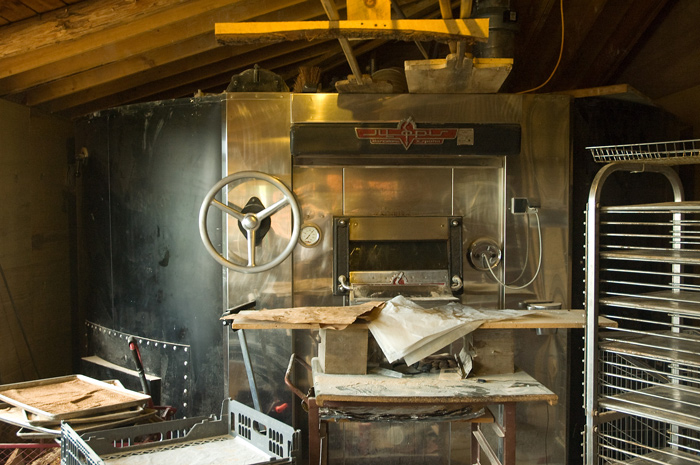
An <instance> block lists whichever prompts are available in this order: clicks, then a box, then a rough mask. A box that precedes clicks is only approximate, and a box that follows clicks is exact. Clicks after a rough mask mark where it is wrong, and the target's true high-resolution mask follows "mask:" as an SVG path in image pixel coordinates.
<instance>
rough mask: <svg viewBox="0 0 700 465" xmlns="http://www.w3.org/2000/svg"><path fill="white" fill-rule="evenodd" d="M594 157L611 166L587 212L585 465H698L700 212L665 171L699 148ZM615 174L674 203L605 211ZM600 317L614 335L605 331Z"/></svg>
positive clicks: (634, 148) (617, 149)
mask: <svg viewBox="0 0 700 465" xmlns="http://www.w3.org/2000/svg"><path fill="white" fill-rule="evenodd" d="M589 149H590V151H591V152H592V154H593V156H594V159H595V160H596V161H598V162H602V163H608V162H612V163H610V164H607V165H606V166H604V167H603V168H602V169H601V170H600V171H599V172H598V174H597V175H596V177H595V179H594V181H593V184H592V186H591V189H590V193H589V197H588V205H587V209H586V221H587V223H586V260H585V266H586V312H587V324H586V335H585V369H586V375H585V399H584V400H585V405H584V407H585V410H586V427H585V445H584V458H585V463H586V464H587V465H592V464H608V463H615V464H619V463H634V464H642V463H653V464H661V463H673V464H690V463H694V464H697V463H699V462H698V458H697V457H698V454H700V355H699V354H700V203H698V202H687V201H684V198H683V188H682V185H681V181H680V178H679V177H678V175H677V173H676V172H675V171H674V170H673V168H672V167H671V166H669V165H673V164H680V163H697V162H699V161H700V158H698V156H699V155H700V142H699V141H697V140H691V141H674V142H662V143H657V144H635V145H625V146H608V147H589ZM619 171H624V172H652V173H657V174H659V175H661V176H663V177H665V178H666V180H667V181H668V183H669V184H670V186H671V189H672V191H673V201H671V202H665V203H655V204H643V205H616V206H603V205H601V200H602V195H601V194H602V191H603V186H604V184H605V182H606V180H608V178H609V177H610V176H611V175H612V174H613V173H615V172H619ZM645 187H646V186H641V188H645ZM599 316H605V317H607V318H610V319H612V320H615V321H616V322H617V323H618V327H617V328H606V329H605V330H602V329H600V328H599V327H598V325H597V324H595V323H596V322H597V320H598V317H599Z"/></svg>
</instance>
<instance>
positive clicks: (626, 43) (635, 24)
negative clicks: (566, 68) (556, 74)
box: [570, 0, 668, 88]
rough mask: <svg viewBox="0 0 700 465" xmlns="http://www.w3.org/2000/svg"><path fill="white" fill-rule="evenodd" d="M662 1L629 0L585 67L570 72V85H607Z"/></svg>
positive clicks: (573, 86)
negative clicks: (572, 76) (627, 5)
mask: <svg viewBox="0 0 700 465" xmlns="http://www.w3.org/2000/svg"><path fill="white" fill-rule="evenodd" d="M666 3H668V0H630V1H629V8H627V9H626V10H625V11H624V12H623V13H622V14H621V16H620V19H619V21H618V23H617V25H615V26H614V27H611V28H610V29H609V30H610V34H609V35H608V40H606V41H605V42H603V43H602V44H601V45H602V46H601V47H600V48H599V49H598V50H597V53H596V54H595V55H592V56H591V58H590V62H589V63H588V66H585V67H584V68H583V72H578V73H570V74H573V75H574V76H575V79H572V85H571V87H570V88H575V87H591V86H595V85H607V84H609V83H610V81H611V79H612V78H613V77H614V76H615V75H616V74H617V73H618V72H619V68H620V65H621V64H622V63H623V62H624V60H625V59H626V58H627V56H628V54H629V53H630V52H631V50H632V49H633V48H634V46H635V45H636V44H637V42H638V41H639V39H640V37H641V36H642V34H643V33H644V31H646V30H647V27H648V26H649V25H650V24H651V23H652V22H653V21H654V18H656V17H657V15H658V14H659V13H660V12H661V11H662V10H663V9H664V7H665V6H666ZM605 14H606V13H605V12H604V15H605ZM570 68H571V67H570ZM579 71H581V70H579Z"/></svg>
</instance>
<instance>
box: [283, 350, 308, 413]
mask: <svg viewBox="0 0 700 465" xmlns="http://www.w3.org/2000/svg"><path fill="white" fill-rule="evenodd" d="M295 360H296V361H297V362H298V363H299V364H300V365H301V366H303V367H304V368H306V370H307V371H308V372H309V373H311V366H310V365H309V364H308V363H306V362H305V361H304V360H302V359H300V358H299V357H297V355H296V354H292V356H291V357H290V358H289V365H288V366H287V372H286V373H285V374H284V384H286V385H287V386H289V389H291V390H292V392H293V393H294V394H296V396H297V397H298V398H300V399H301V401H302V403H304V405H306V406H307V407H308V405H309V396H307V395H306V394H304V393H303V392H301V389H299V388H298V387H296V386H295V385H294V383H292V380H291V379H290V376H291V374H292V365H294V361H295Z"/></svg>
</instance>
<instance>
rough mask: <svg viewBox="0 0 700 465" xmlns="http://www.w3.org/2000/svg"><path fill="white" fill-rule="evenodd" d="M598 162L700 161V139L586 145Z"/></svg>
mask: <svg viewBox="0 0 700 465" xmlns="http://www.w3.org/2000/svg"><path fill="white" fill-rule="evenodd" d="M586 149H588V150H590V152H591V154H592V155H593V160H594V161H595V162H597V163H613V162H618V161H638V162H642V163H662V164H666V165H673V164H690V163H700V139H688V140H676V141H668V142H650V143H644V144H626V145H601V146H595V147H586Z"/></svg>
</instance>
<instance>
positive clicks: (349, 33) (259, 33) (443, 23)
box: [215, 18, 489, 45]
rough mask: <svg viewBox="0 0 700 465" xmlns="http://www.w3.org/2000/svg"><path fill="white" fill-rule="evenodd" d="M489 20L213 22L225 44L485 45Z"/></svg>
mask: <svg viewBox="0 0 700 465" xmlns="http://www.w3.org/2000/svg"><path fill="white" fill-rule="evenodd" d="M488 31H489V20H488V19H487V18H478V19H394V20H389V21H379V20H375V21H366V20H355V21H350V20H348V21H278V22H241V23H216V25H215V32H216V39H217V40H218V41H219V42H221V43H223V44H228V45H233V44H244V43H271V42H283V41H285V40H315V39H336V38H339V37H347V38H348V39H393V40H406V41H412V40H423V41H431V40H435V41H439V42H447V41H449V40H460V39H467V40H470V41H472V42H473V41H478V42H486V41H487V40H488V36H489V32H488Z"/></svg>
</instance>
